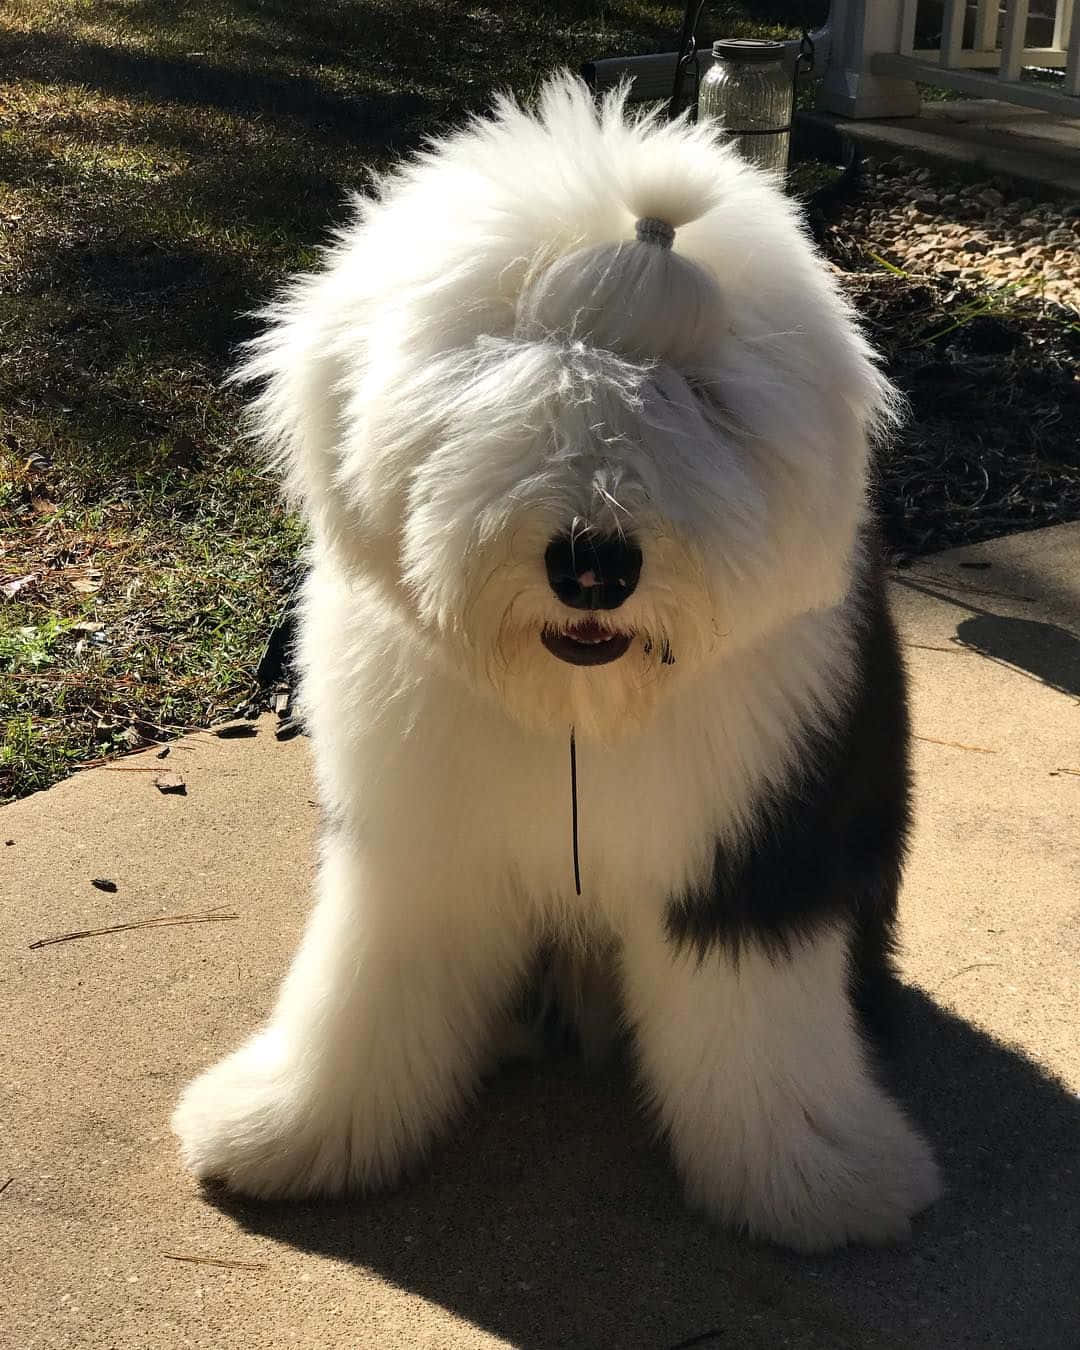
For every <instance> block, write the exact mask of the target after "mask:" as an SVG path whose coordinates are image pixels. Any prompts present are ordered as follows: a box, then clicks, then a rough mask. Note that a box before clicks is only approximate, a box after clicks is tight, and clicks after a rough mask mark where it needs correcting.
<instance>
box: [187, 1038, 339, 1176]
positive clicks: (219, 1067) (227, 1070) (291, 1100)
mask: <svg viewBox="0 0 1080 1350" xmlns="http://www.w3.org/2000/svg"><path fill="white" fill-rule="evenodd" d="M172 1128H173V1131H174V1133H175V1134H176V1135H177V1136H178V1138H179V1140H180V1150H181V1156H182V1158H183V1161H184V1165H185V1166H186V1167H187V1168H188V1169H189V1170H190V1171H192V1172H194V1174H195V1175H196V1176H197V1177H199V1178H200V1179H202V1180H207V1181H208V1180H215V1181H221V1182H223V1183H224V1184H225V1185H226V1186H227V1187H228V1188H229V1189H230V1190H234V1191H240V1192H242V1193H244V1194H246V1195H254V1196H259V1197H262V1198H271V1197H276V1196H302V1195H311V1194H315V1193H332V1192H335V1191H339V1190H342V1189H344V1188H345V1187H346V1186H348V1185H349V1184H350V1182H351V1180H352V1178H351V1177H350V1163H351V1152H352V1150H351V1129H350V1123H349V1121H348V1120H347V1119H345V1120H342V1119H341V1118H340V1117H339V1116H338V1115H331V1114H329V1113H328V1112H327V1110H326V1104H325V1103H324V1104H323V1108H322V1110H320V1103H319V1102H318V1100H316V1099H313V1097H312V1093H311V1086H310V1084H309V1083H307V1082H306V1081H305V1079H304V1077H303V1076H302V1074H300V1073H298V1072H297V1071H296V1070H295V1069H293V1070H290V1069H289V1067H288V1066H287V1065H285V1064H283V1063H282V1061H281V1059H280V1057H279V1056H278V1055H276V1054H275V1053H274V1048H273V1046H272V1044H271V1043H270V1038H269V1037H268V1036H267V1035H266V1034H265V1033H264V1036H263V1037H259V1038H256V1040H254V1041H252V1042H250V1043H249V1044H248V1045H246V1046H244V1047H243V1048H242V1049H240V1050H238V1051H237V1052H236V1053H235V1054H233V1055H230V1056H229V1057H228V1058H227V1059H223V1060H222V1061H221V1062H220V1063H219V1064H215V1065H214V1067H213V1068H212V1069H208V1070H207V1071H206V1072H205V1073H203V1074H201V1075H200V1076H199V1077H198V1078H196V1079H195V1080H194V1081H193V1082H191V1083H189V1084H188V1086H187V1088H186V1089H185V1090H184V1092H183V1094H182V1096H181V1098H180V1101H179V1103H178V1104H177V1107H176V1110H175V1111H174V1112H173V1117H172Z"/></svg>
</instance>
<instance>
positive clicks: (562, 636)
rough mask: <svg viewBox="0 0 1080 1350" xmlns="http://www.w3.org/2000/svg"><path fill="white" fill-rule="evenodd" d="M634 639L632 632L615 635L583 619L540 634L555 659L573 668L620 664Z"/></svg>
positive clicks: (541, 639)
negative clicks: (566, 662) (613, 662)
mask: <svg viewBox="0 0 1080 1350" xmlns="http://www.w3.org/2000/svg"><path fill="white" fill-rule="evenodd" d="M633 640H634V635H633V633H613V632H612V631H611V629H610V628H604V627H603V626H602V625H601V624H599V623H597V622H596V620H595V619H582V620H581V621H580V622H579V623H573V624H571V625H570V626H569V628H545V629H544V630H543V632H542V633H541V634H540V641H541V642H542V643H543V644H544V646H545V647H546V648H547V649H548V651H549V652H550V653H551V654H552V656H557V657H558V658H559V660H560V661H568V662H569V663H570V664H571V665H572V666H606V665H607V663H608V662H609V661H617V660H618V659H619V657H620V656H622V655H623V654H624V652H625V651H626V650H627V648H628V647H629V646H630V644H631V642H633Z"/></svg>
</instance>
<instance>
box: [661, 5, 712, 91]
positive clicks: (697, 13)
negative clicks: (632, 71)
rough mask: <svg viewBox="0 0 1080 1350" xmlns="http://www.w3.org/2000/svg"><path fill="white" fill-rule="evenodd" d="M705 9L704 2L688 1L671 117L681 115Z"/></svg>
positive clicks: (676, 61)
mask: <svg viewBox="0 0 1080 1350" xmlns="http://www.w3.org/2000/svg"><path fill="white" fill-rule="evenodd" d="M704 7H705V6H704V0H686V12H685V13H684V14H683V21H682V31H681V32H680V33H679V47H678V51H677V52H676V54H675V79H674V82H673V84H672V86H671V102H670V103H669V104H668V116H669V117H678V115H679V104H680V103H681V101H682V87H683V79H684V78H685V76H686V66H687V63H688V60H689V57H690V56H691V54H692V52H693V46H692V44H693V42H694V35H695V33H696V32H697V25H698V19H699V18H700V17H701V11H702V9H704Z"/></svg>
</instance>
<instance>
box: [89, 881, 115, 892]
mask: <svg viewBox="0 0 1080 1350" xmlns="http://www.w3.org/2000/svg"><path fill="white" fill-rule="evenodd" d="M90 885H91V886H96V887H97V888H98V890H99V891H107V892H108V894H109V895H115V893H116V882H115V881H110V880H109V879H108V877H94V879H93V880H92V881H91V882H90Z"/></svg>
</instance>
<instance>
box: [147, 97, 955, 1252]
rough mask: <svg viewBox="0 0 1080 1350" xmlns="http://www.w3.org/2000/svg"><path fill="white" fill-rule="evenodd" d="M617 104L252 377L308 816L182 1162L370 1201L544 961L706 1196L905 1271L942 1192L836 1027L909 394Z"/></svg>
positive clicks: (530, 138) (756, 189) (853, 1027)
mask: <svg viewBox="0 0 1080 1350" xmlns="http://www.w3.org/2000/svg"><path fill="white" fill-rule="evenodd" d="M623 104H624V96H623V95H621V94H619V95H616V96H614V97H611V98H608V99H607V100H606V101H605V102H604V104H603V106H602V107H601V108H600V109H599V110H598V109H597V108H596V106H595V105H594V103H593V101H592V98H591V96H590V94H589V93H588V91H587V90H586V89H585V88H584V87H583V86H581V85H579V84H578V83H577V82H576V81H574V80H572V79H570V78H567V77H563V78H559V79H556V80H554V81H552V82H551V83H549V84H548V85H547V86H546V87H545V88H544V89H543V91H542V92H541V94H540V96H539V100H538V106H537V109H536V111H535V113H529V112H526V111H523V110H522V109H520V108H519V107H517V106H516V105H514V104H513V103H511V102H510V101H504V102H502V103H500V104H499V106H498V109H497V112H496V115H495V116H494V117H493V118H492V119H490V120H485V121H480V122H477V123H475V124H473V125H471V126H470V127H469V128H467V129H466V130H465V131H463V132H461V133H460V134H457V135H454V136H451V137H450V138H449V139H447V140H445V141H442V142H441V143H439V144H437V145H435V146H434V147H433V148H432V149H430V150H429V151H428V152H427V153H425V154H423V155H421V156H420V157H418V158H417V159H416V160H415V161H413V162H411V163H409V164H408V165H406V166H405V167H403V168H401V169H400V170H399V171H398V172H397V173H396V174H395V175H393V176H392V177H390V178H388V179H387V180H385V181H384V182H382V183H381V184H380V186H379V191H378V193H377V196H376V199H375V200H372V201H362V202H359V203H358V204H357V219H356V221H355V223H354V224H352V225H351V226H349V227H348V228H347V229H346V230H345V231H344V232H343V233H342V234H341V236H340V239H339V240H338V241H337V243H336V244H335V245H334V246H333V247H332V248H331V249H330V251H329V254H328V256H327V259H326V265H325V267H324V268H323V269H322V270H321V271H320V272H319V273H318V274H316V275H313V276H305V277H302V278H300V279H299V280H298V281H296V282H295V284H294V285H293V286H292V288H291V290H290V291H289V292H288V294H287V295H286V297H285V298H284V299H283V300H282V302H281V303H280V304H279V305H278V306H276V307H275V308H274V310H273V311H272V315H271V317H272V324H271V325H270V327H269V330H268V331H267V332H266V334H265V336H264V337H262V338H261V339H260V340H258V341H257V342H256V344H255V346H254V350H253V352H252V354H251V359H250V361H249V364H248V366H247V368H246V375H247V376H249V377H254V378H257V379H258V380H259V381H261V391H260V393H259V396H258V399H257V403H256V412H257V418H258V427H259V431H260V434H261V436H262V437H263V439H264V440H265V441H266V442H267V443H268V444H269V445H270V446H272V447H273V449H274V451H275V453H276V455H277V456H278V459H279V460H280V463H281V464H282V465H283V466H284V467H285V470H286V472H287V478H288V483H289V487H290V488H291V490H292V492H293V493H294V494H295V495H296V497H297V498H298V499H299V500H300V501H301V502H302V504H303V509H304V511H305V513H306V516H307V520H308V524H309V526H310V532H311V571H310V576H309V578H308V581H307V585H306V593H305V598H304V602H303V613H302V637H301V641H300V652H299V657H300V663H301V667H302V671H303V678H302V693H301V698H302V706H303V708H304V710H305V715H306V718H307V722H308V726H309V728H310V732H311V736H312V742H313V745H314V750H315V756H316V761H317V765H318V776H319V782H320V786H321V793H322V799H323V802H324V804H325V807H326V812H327V818H328V820H329V821H330V822H331V823H330V825H329V827H328V829H327V832H326V836H325V839H324V843H323V850H322V858H321V867H320V873H319V883H318V900H317V904H316V906H315V909H314V912H313V914H312V916H311V920H310V923H309V925H308V928H307V932H306V934H305V936H304V939H303V942H302V944H301V947H300V950H299V952H298V954H297V956H296V959H295V961H294V963H293V966H292V969H291V971H290V972H289V974H288V977H287V978H286V980H285V983H284V986H283V988H282V991H281V994H280V997H279V999H278V1002H277V1006H276V1008H275V1009H274V1011H273V1013H272V1015H271V1017H270V1020H269V1022H268V1024H267V1025H266V1026H265V1028H264V1029H262V1030H261V1031H259V1032H258V1033H257V1034H256V1035H255V1036H254V1037H253V1038H252V1039H251V1040H249V1041H248V1042H247V1043H246V1044H245V1045H243V1046H242V1047H241V1048H240V1049H239V1050H237V1051H236V1052H235V1053H234V1054H232V1055H230V1056H229V1057H228V1058H227V1059H225V1060H223V1061H222V1062H221V1063H219V1064H217V1065H216V1066H215V1067H214V1068H212V1069H210V1070H209V1071H208V1072H206V1073H204V1074H203V1075H202V1076H201V1077H199V1078H197V1079H196V1080H195V1081H194V1082H193V1083H192V1084H191V1085H190V1086H189V1087H188V1088H187V1090H186V1092H185V1093H184V1095H183V1098H182V1100H181V1102H180V1104H179V1106H178V1108H177V1110H176V1114H175V1116H174V1120H173V1124H174V1128H175V1130H176V1132H177V1134H178V1135H179V1137H180V1139H181V1141H182V1146H183V1156H184V1159H185V1161H186V1163H187V1165H188V1166H189V1167H190V1168H191V1169H192V1170H193V1171H194V1172H195V1173H196V1174H197V1175H199V1176H200V1177H208V1178H209V1177H215V1178H219V1179H221V1180H222V1181H224V1182H225V1183H226V1184H227V1185H228V1186H231V1187H233V1188H235V1189H237V1190H239V1191H245V1192H248V1193H250V1194H253V1195H258V1196H277V1195H292V1196H299V1195H306V1194H310V1193H319V1192H334V1191H339V1190H343V1189H347V1188H358V1189H364V1188H370V1187H375V1186H381V1185H386V1184H388V1183H392V1182H393V1181H394V1180H395V1179H396V1178H398V1177H400V1176H401V1175H402V1173H403V1171H404V1170H405V1169H407V1168H408V1167H409V1165H410V1164H412V1163H414V1162H415V1161H416V1160H417V1159H418V1158H420V1157H422V1155H423V1154H424V1152H425V1150H426V1149H427V1148H428V1146H429V1144H430V1143H431V1142H432V1140H433V1139H434V1138H435V1137H436V1136H437V1135H438V1134H439V1133H440V1131H442V1130H444V1129H445V1128H446V1127H447V1126H448V1125H449V1123H450V1122H451V1121H452V1120H453V1118H454V1117H455V1116H457V1115H458V1114H459V1112H460V1111H461V1110H462V1107H463V1106H464V1105H465V1103H466V1102H467V1101H468V1099H469V1097H470V1095H471V1094H472V1093H473V1091H474V1089H475V1087H476V1085H477V1081H478V1078H479V1076H480V1074H481V1072H482V1071H483V1070H484V1069H485V1068H486V1067H487V1066H488V1065H489V1064H490V1062H491V1057H492V1055H493V1054H494V1053H496V1050H497V1047H498V1046H499V1044H500V1043H501V1040H502V1036H503V1032H502V1027H503V1026H504V1024H505V1023H506V1021H507V1020H508V1018H509V1010H510V1009H511V1008H512V1005H513V1002H514V999H515V997H519V996H520V991H521V985H522V981H523V980H524V979H525V976H526V974H527V972H528V971H529V969H530V967H531V965H532V963H533V961H534V958H535V955H536V953H537V951H538V950H540V949H541V948H548V949H550V948H551V947H552V946H554V947H556V948H557V949H558V951H559V953H560V956H559V959H558V960H557V961H556V962H555V964H554V968H555V969H556V970H557V971H559V972H561V976H562V984H563V992H564V994H568V996H569V997H568V1001H569V1003H570V1004H571V1011H572V1012H576V1013H578V1014H581V1015H582V1017H583V1020H584V1023H585V1027H586V1034H587V1035H590V1034H592V1032H595V1029H596V1027H597V1026H598V1025H599V1022H598V1020H597V1019H596V1018H595V1017H594V1016H593V1015H592V1013H591V1012H590V1011H589V1010H588V1008H587V1007H585V1006H584V1005H585V1004H586V1003H587V998H586V995H587V994H588V993H589V992H590V991H593V992H595V990H596V989H598V988H603V987H605V985H609V986H610V988H611V989H612V990H613V992H614V994H615V997H616V1000H617V1003H618V1008H619V1015H620V1016H621V1019H622V1022H623V1024H624V1026H625V1028H626V1029H627V1030H628V1032H629V1034H630V1036H631V1038H632V1043H633V1047H634V1052H635V1058H636V1063H637V1066H638V1070H639V1073H640V1078H641V1082H642V1085H643V1087H644V1089H645V1092H646V1094H647V1096H648V1099H649V1101H650V1104H651V1106H652V1107H653V1108H654V1109H655V1113H656V1116H657V1119H658V1121H659V1123H660V1125H661V1126H662V1128H663V1130H664V1132H665V1134H666V1135H667V1137H668V1138H669V1139H670V1143H671V1148H672V1151H673V1153H674V1156H675V1161H676V1163H677V1165H678V1168H679V1170H680V1172H681V1174H682V1176H683V1178H684V1180H685V1183H686V1187H687V1191H688V1193H689V1196H690V1198H691V1199H692V1200H693V1201H694V1202H695V1203H697V1204H700V1205H701V1206H703V1207H704V1208H705V1209H706V1210H707V1211H708V1212H709V1214H711V1215H713V1216H714V1217H715V1218H717V1219H718V1220H721V1221H723V1222H724V1223H729V1224H734V1225H738V1226H740V1227H742V1228H743V1229H744V1230H748V1231H749V1232H750V1233H751V1234H754V1235H757V1236H760V1237H765V1238H770V1239H774V1240H776V1241H778V1242H782V1243H787V1244H790V1245H792V1246H795V1247H798V1248H802V1249H808V1250H810V1249H813V1250H816V1249H823V1248H828V1247H831V1246H833V1245H836V1244H839V1243H843V1242H845V1241H849V1240H869V1241H880V1240H888V1239H892V1238H898V1237H900V1236H902V1235H904V1234H905V1233H906V1232H907V1231H908V1228H909V1220H910V1217H911V1215H913V1214H914V1213H916V1212H917V1211H919V1210H920V1209H922V1208H923V1207H924V1206H925V1205H927V1204H929V1203H930V1202H931V1201H932V1200H933V1199H934V1197H935V1195H936V1194H937V1191H938V1178H937V1172H936V1168H935V1165H934V1162H933V1159H932V1157H931V1154H930V1152H929V1150H928V1148H927V1146H926V1145H925V1143H924V1142H923V1141H922V1139H921V1138H920V1137H919V1135H918V1134H917V1133H916V1131H915V1130H914V1129H913V1127H912V1126H911V1125H910V1124H909V1123H908V1121H907V1120H906V1119H905V1117H904V1115H903V1114H902V1113H901V1111H900V1109H899V1108H898V1107H897V1105H896V1104H895V1103H894V1102H893V1101H892V1100H891V1099H890V1097H889V1096H888V1095H887V1094H886V1092H885V1091H884V1090H883V1088H882V1087H881V1085H880V1084H879V1082H878V1081H877V1080H876V1078H875V1074H874V1071H873V1067H872V1060H871V1055H870V1052H869V1050H868V1043H867V1042H866V1040H865V1039H864V1030H863V1025H862V1020H861V1014H862V1013H863V1012H864V1011H871V1010H872V1007H873V1000H872V994H873V990H874V987H875V986H876V985H877V984H878V983H879V982H880V981H881V980H883V979H886V978H887V976H888V973H889V961H890V945H891V935H892V926H893V919H894V912H895V905H896V891H897V885H898V880H899V873H900V865H901V861H902V854H903V846H904V836H905V832H906V829H907V814H908V813H907V761H906V736H907V725H906V714H905V703H904V685H903V676H902V671H901V667H900V661H899V656H898V652H897V646H896V640H895V637H894V634H893V630H892V627H891V624H890V621H889V618H888V614H887V612H886V609H885V604H884V599H883V589H882V584H881V581H880V579H879V577H878V575H877V573H876V571H875V567H874V563H873V550H872V547H871V541H870V538H869V535H868V527H867V507H866V473H867V453H868V450H867V447H868V440H870V439H871V438H872V436H873V434H874V432H875V430H876V429H878V428H879V427H880V425H881V424H882V422H883V421H885V420H887V419H888V417H889V416H890V409H891V407H892V405H893V400H892V396H891V391H890V388H889V386H888V385H887V383H886V382H885V380H884V379H883V378H882V376H881V375H880V374H879V373H878V372H877V370H876V368H875V365H874V361H873V357H872V353H871V352H870V350H869V349H868V347H867V345H866V344H865V342H864V341H863V340H862V338H861V337H860V336H859V334H858V332H857V330H856V327H855V325H854V323H853V320H852V316H851V314H850V312H849V310H848V309H847V307H846V306H845V303H844V302H843V300H842V299H841V298H840V296H839V295H838V293H837V291H836V289H835V287H834V286H833V284H832V282H831V280H830V278H829V277H828V276H827V275H826V273H825V271H824V269H823V268H822V266H821V264H820V262H819V260H818V259H817V258H816V257H815V255H814V252H813V250H812V248H811V245H810V244H809V242H808V241H807V238H806V235H805V234H804V232H803V230H802V228H801V226H800V224H799V220H798V216H797V211H796V208H795V207H794V206H793V205H792V204H791V203H790V202H789V201H788V200H786V199H785V198H784V196H783V195H782V193H781V192H780V191H779V190H778V188H777V187H776V186H774V185H773V184H772V183H770V182H769V181H767V180H766V179H765V178H764V177H762V176H760V175H759V174H758V173H757V172H756V171H754V170H752V169H751V168H749V167H747V166H746V165H745V164H743V163H742V162H741V161H740V160H739V159H738V158H737V157H736V155H735V154H734V153H732V152H730V151H728V150H726V149H724V148H721V147H720V146H718V144H717V143H716V139H715V136H714V133H713V132H712V131H711V130H710V129H709V128H707V127H704V126H701V127H696V128H695V127H692V126H687V125H685V124H674V125H671V124H665V123H664V122H662V121H660V120H658V119H657V118H655V117H652V118H638V119H637V120H634V119H628V118H627V115H626V112H625V109H624V106H623ZM575 748H576V764H575V765H574V771H575V782H574V785H573V791H572V790H571V755H572V754H573V753H574V750H575ZM602 968H606V969H607V971H608V977H605V978H600V977H599V975H598V972H599V971H600V970H601V969H602ZM590 1028H592V1032H590V1031H589V1029H590Z"/></svg>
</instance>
